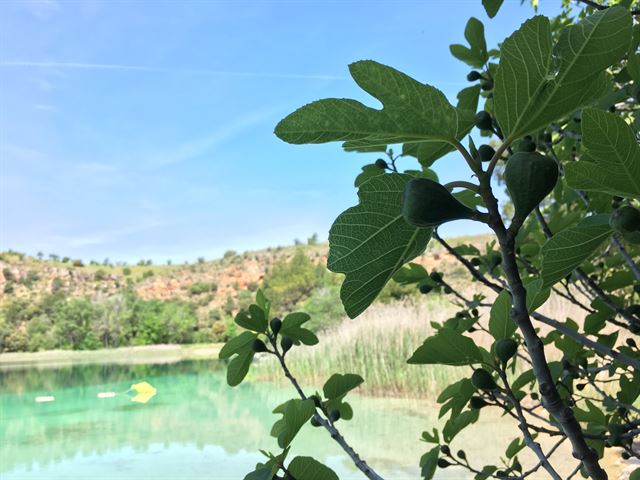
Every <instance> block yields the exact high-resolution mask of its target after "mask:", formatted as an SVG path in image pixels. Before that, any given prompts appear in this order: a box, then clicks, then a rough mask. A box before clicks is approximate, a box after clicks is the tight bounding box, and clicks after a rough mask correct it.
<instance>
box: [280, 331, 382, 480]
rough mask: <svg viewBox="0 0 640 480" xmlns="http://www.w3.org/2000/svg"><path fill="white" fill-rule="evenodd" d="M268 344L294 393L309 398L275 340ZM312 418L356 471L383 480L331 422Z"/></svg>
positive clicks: (316, 415) (316, 416)
mask: <svg viewBox="0 0 640 480" xmlns="http://www.w3.org/2000/svg"><path fill="white" fill-rule="evenodd" d="M269 342H270V343H271V346H272V347H273V352H271V353H273V354H274V355H275V356H276V357H277V358H278V361H279V362H280V366H281V367H282V371H283V372H284V375H285V377H287V378H288V379H289V381H290V382H291V384H292V385H293V387H294V388H295V389H296V391H297V392H298V395H299V396H300V398H301V399H302V400H306V399H307V398H309V397H307V396H306V395H305V393H304V391H303V390H302V388H301V387H300V384H299V383H298V380H296V378H295V377H294V376H293V375H292V374H291V371H290V370H289V368H288V367H287V364H286V362H285V359H284V353H281V352H280V350H279V349H278V344H277V342H276V341H275V339H274V338H269ZM314 418H315V419H316V420H317V421H318V423H319V424H320V425H322V426H323V427H324V428H325V430H327V431H328V432H329V434H330V435H331V438H333V439H334V440H335V441H336V443H337V444H338V445H340V447H342V449H343V450H344V451H345V453H346V454H347V455H348V456H349V458H351V461H352V462H353V463H354V465H355V466H356V467H357V468H358V470H360V471H361V472H362V473H363V474H364V475H365V476H366V477H367V478H368V479H370V480H384V479H383V478H382V477H381V476H380V475H378V474H377V473H376V471H375V470H374V469H373V468H371V467H370V466H369V465H367V462H365V461H364V460H362V459H361V458H360V456H359V455H358V454H357V453H356V451H355V450H354V449H353V447H351V445H349V444H348V443H347V441H346V439H345V438H344V437H343V436H342V434H341V433H340V432H339V431H338V429H337V428H336V427H335V426H334V425H333V422H331V420H329V419H325V418H323V417H322V416H321V415H320V414H318V413H315V414H314Z"/></svg>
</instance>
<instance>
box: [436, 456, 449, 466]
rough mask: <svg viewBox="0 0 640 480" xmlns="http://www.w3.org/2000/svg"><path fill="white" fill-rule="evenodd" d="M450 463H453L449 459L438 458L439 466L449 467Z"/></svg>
mask: <svg viewBox="0 0 640 480" xmlns="http://www.w3.org/2000/svg"><path fill="white" fill-rule="evenodd" d="M450 465H451V463H449V461H448V460H445V459H444V458H439V459H438V467H440V468H447V467H448V466H450Z"/></svg>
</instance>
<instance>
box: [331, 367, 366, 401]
mask: <svg viewBox="0 0 640 480" xmlns="http://www.w3.org/2000/svg"><path fill="white" fill-rule="evenodd" d="M362 382H364V379H363V378H362V377H361V376H360V375H356V374H355V373H345V374H344V375H343V374H340V373H334V374H333V375H331V377H330V378H329V380H327V381H326V382H325V384H324V386H323V387H322V391H323V392H324V396H325V398H327V399H329V400H333V399H334V398H340V397H342V396H344V395H346V394H347V393H349V392H350V391H351V390H353V389H354V388H357V387H358V386H359V385H360V384H361V383H362Z"/></svg>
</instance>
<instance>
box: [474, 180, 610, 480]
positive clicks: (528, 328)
mask: <svg viewBox="0 0 640 480" xmlns="http://www.w3.org/2000/svg"><path fill="white" fill-rule="evenodd" d="M480 187H481V191H482V196H483V199H484V203H485V205H486V206H487V209H488V211H489V215H490V217H491V221H490V223H489V226H490V227H491V228H492V229H493V230H494V232H495V234H496V236H497V237H498V242H499V244H500V250H501V251H502V259H503V261H502V269H503V271H504V273H505V275H506V278H507V282H508V284H509V289H510V290H511V297H512V306H513V308H512V318H513V320H514V321H515V322H516V325H517V326H518V328H519V329H520V332H521V333H522V336H523V337H524V340H525V344H526V347H527V350H528V351H529V356H530V357H531V363H532V366H533V372H534V374H535V377H536V379H537V381H538V388H539V390H540V394H541V396H542V403H543V406H544V407H545V409H546V410H547V411H548V412H549V413H550V414H551V415H553V417H554V418H555V419H556V420H557V421H558V423H559V424H560V426H561V427H562V430H563V431H564V433H565V435H566V436H567V437H568V438H569V441H570V442H571V445H572V448H573V456H574V457H575V458H577V459H578V460H580V461H581V462H582V464H583V465H584V468H585V470H586V472H587V473H588V474H589V476H590V477H591V478H593V479H594V480H606V479H607V473H606V472H605V471H604V470H603V469H602V467H601V466H600V464H599V462H598V454H597V452H596V451H595V450H594V449H592V448H591V447H589V445H587V443H586V441H585V438H584V435H583V433H582V428H581V427H580V424H579V423H578V421H577V420H576V418H575V415H574V414H573V410H572V409H571V407H569V406H567V405H565V403H564V402H563V400H562V398H561V397H560V394H559V393H558V390H557V388H556V386H555V383H554V381H553V376H552V375H551V371H550V370H549V364H548V362H547V358H546V355H545V352H544V345H543V343H542V340H540V337H538V334H537V333H536V331H535V329H534V327H533V324H532V323H531V319H530V317H529V313H528V311H527V291H526V290H525V288H524V285H523V283H522V279H521V278H520V272H519V270H518V265H517V263H516V256H515V235H514V232H513V231H510V232H508V231H507V230H506V228H505V226H504V223H503V222H502V218H501V216H500V211H499V209H498V200H497V199H496V198H495V196H494V195H493V192H492V190H491V177H489V176H488V175H482V176H481V177H480Z"/></svg>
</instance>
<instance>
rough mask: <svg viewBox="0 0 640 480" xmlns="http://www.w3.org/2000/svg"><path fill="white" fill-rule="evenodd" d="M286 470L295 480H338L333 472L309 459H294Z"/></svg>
mask: <svg viewBox="0 0 640 480" xmlns="http://www.w3.org/2000/svg"><path fill="white" fill-rule="evenodd" d="M287 470H289V472H291V474H292V475H293V477H294V478H295V479H296V480H339V478H338V475H336V473H335V472H334V471H333V470H331V469H330V468H329V467H327V466H326V465H323V464H322V463H320V462H318V461H317V460H315V459H313V458H311V457H295V458H294V459H293V460H291V463H290V464H289V467H288V468H287Z"/></svg>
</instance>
